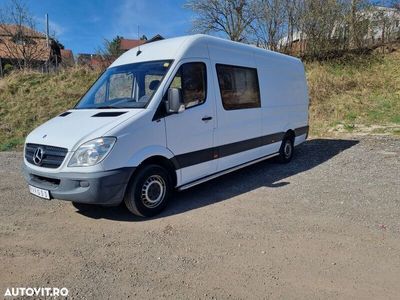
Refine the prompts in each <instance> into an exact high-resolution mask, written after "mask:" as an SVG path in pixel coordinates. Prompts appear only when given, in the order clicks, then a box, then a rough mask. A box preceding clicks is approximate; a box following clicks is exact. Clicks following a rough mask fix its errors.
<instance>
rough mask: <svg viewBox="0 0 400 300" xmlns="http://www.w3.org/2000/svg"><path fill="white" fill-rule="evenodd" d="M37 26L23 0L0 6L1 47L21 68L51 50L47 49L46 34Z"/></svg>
mask: <svg viewBox="0 0 400 300" xmlns="http://www.w3.org/2000/svg"><path fill="white" fill-rule="evenodd" d="M35 28H36V23H35V20H34V18H33V17H32V15H31V14H30V12H29V10H28V9H27V7H26V6H25V5H24V4H23V3H22V2H21V1H19V0H12V1H11V2H10V3H9V5H7V6H5V7H3V8H0V38H1V44H0V47H1V49H2V52H3V53H4V54H5V55H6V56H7V57H8V58H9V59H11V60H13V61H15V62H16V63H17V65H18V67H19V68H20V69H22V68H28V67H31V66H32V65H33V63H34V62H35V61H37V60H39V59H40V58H42V57H43V55H44V53H47V52H49V51H50V50H48V49H46V48H47V44H46V43H45V37H44V35H42V34H40V33H38V32H37V31H36V30H35ZM43 39H44V41H43ZM38 41H39V42H38Z"/></svg>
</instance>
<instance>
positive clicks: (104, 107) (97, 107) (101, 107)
mask: <svg viewBox="0 0 400 300" xmlns="http://www.w3.org/2000/svg"><path fill="white" fill-rule="evenodd" d="M92 108H93V109H109V108H123V107H121V106H112V105H104V106H96V107H92Z"/></svg>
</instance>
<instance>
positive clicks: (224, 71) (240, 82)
mask: <svg viewBox="0 0 400 300" xmlns="http://www.w3.org/2000/svg"><path fill="white" fill-rule="evenodd" d="M216 68H217V76H218V84H219V90H220V92H221V99H222V105H223V107H224V108H225V109H226V110H234V109H245V108H257V107H261V101H260V88H259V85H258V75H257V69H255V68H245V67H237V66H228V65H221V64H217V65H216Z"/></svg>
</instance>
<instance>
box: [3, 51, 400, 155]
mask: <svg viewBox="0 0 400 300" xmlns="http://www.w3.org/2000/svg"><path fill="white" fill-rule="evenodd" d="M306 71H307V80H308V85H309V94H310V126H311V134H313V135H325V134H327V132H332V131H345V132H357V131H358V130H360V128H365V127H368V126H375V127H373V130H371V133H376V132H379V133H380V132H384V133H385V134H387V133H388V131H387V130H386V129H385V126H387V127H388V128H391V129H390V131H389V132H390V133H392V134H393V135H397V136H398V135H400V50H399V51H398V52H394V53H391V54H387V55H385V56H382V55H377V54H375V55H369V56H351V57H346V58H342V59H336V60H332V61H328V62H323V63H319V62H310V63H306ZM98 75H99V72H96V71H92V70H88V69H85V68H72V69H69V70H63V71H60V72H59V73H57V74H41V73H36V72H19V73H13V74H11V75H9V76H7V77H6V78H4V79H0V120H1V121H0V151H7V150H12V149H16V148H17V149H18V148H19V149H20V148H21V147H22V145H23V142H24V139H25V137H26V135H27V134H28V133H29V132H30V131H31V130H32V129H33V128H35V127H36V126H38V125H40V124H41V123H43V122H44V121H46V120H48V119H50V118H52V117H54V116H56V115H58V114H60V113H62V112H63V111H65V110H67V109H68V108H71V107H72V106H73V105H74V104H75V103H76V102H77V101H78V100H79V98H80V97H81V95H82V94H83V93H84V92H85V91H86V90H87V88H88V87H89V86H90V85H91V84H92V83H93V81H94V80H95V79H96V78H97V76H98ZM378 125H379V126H378ZM338 128H339V129H340V130H339V129H338Z"/></svg>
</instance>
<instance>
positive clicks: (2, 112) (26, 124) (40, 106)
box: [0, 68, 99, 151]
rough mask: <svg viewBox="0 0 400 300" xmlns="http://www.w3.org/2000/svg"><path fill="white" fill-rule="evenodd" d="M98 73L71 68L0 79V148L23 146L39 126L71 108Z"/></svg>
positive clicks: (22, 73)
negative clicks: (33, 130)
mask: <svg viewBox="0 0 400 300" xmlns="http://www.w3.org/2000/svg"><path fill="white" fill-rule="evenodd" d="M98 75H99V73H98V72H95V71H91V70H88V69H85V68H72V69H69V70H63V71H60V72H59V73H57V74H41V73H37V72H18V73H13V74H11V75H9V76H7V77H6V78H4V79H1V80H0V120H1V122H0V151H6V150H11V149H15V148H21V146H22V145H23V143H24V139H25V137H26V135H27V134H28V133H29V132H30V131H31V130H32V129H33V128H35V127H36V126H38V125H40V124H41V123H43V122H45V121H47V120H48V119H50V118H52V117H54V116H56V115H58V114H60V113H61V112H63V111H65V110H66V109H68V108H71V107H72V106H73V105H74V104H75V103H76V102H77V101H78V100H79V98H80V97H81V96H82V94H83V93H84V92H85V91H86V90H87V88H88V87H89V86H90V85H91V84H92V83H93V81H94V80H95V79H96V78H97V76H98Z"/></svg>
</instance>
